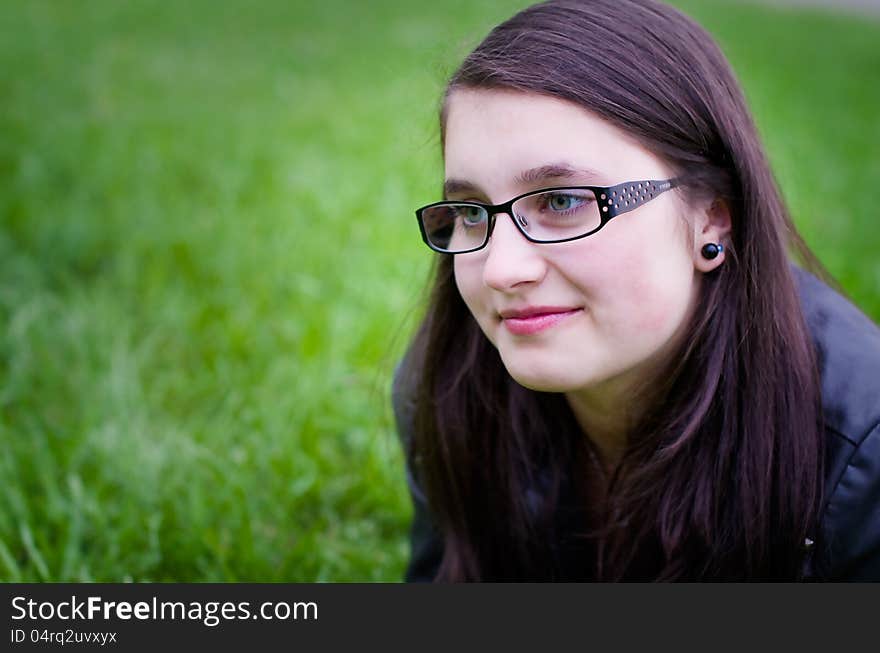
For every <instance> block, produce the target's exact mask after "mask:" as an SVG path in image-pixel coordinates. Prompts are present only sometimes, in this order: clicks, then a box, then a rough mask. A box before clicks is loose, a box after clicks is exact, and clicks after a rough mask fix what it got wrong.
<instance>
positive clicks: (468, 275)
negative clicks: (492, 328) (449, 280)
mask: <svg viewBox="0 0 880 653" xmlns="http://www.w3.org/2000/svg"><path fill="white" fill-rule="evenodd" d="M453 272H454V274H455V285H456V287H457V288H458V292H459V294H460V295H461V297H462V299H463V300H464V303H465V304H466V305H467V307H468V309H470V312H471V314H473V316H474V317H475V318H476V319H477V321H478V322H479V323H480V325H481V326H482V327H483V329H484V330H485V329H486V326H487V325H486V324H484V321H485V320H484V318H483V315H484V314H485V313H486V312H487V309H486V306H487V302H486V289H485V286H484V284H483V266H482V265H481V263H480V261H479V259H477V258H475V257H467V256H461V255H459V256H456V257H455V259H454V261H453ZM487 335H488V334H487Z"/></svg>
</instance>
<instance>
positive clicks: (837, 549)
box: [392, 270, 880, 582]
mask: <svg viewBox="0 0 880 653" xmlns="http://www.w3.org/2000/svg"><path fill="white" fill-rule="evenodd" d="M796 276H797V280H798V284H799V287H800V293H801V302H802V306H803V310H804V315H805V317H806V321H807V324H808V326H809V329H810V333H811V334H812V337H813V341H814V343H815V346H816V350H817V352H818V359H819V368H820V373H821V378H822V404H823V409H824V419H825V433H826V436H827V440H826V443H827V444H826V462H825V505H824V509H823V513H822V520H821V524H822V533H821V534H817V537H816V538H815V542H816V544H815V546H813V548H812V549H811V552H810V555H809V557H808V559H807V563H806V567H805V575H806V577H807V578H808V579H814V580H831V581H880V329H878V327H877V326H876V325H874V324H873V323H872V322H871V321H870V320H869V319H868V318H867V317H865V315H864V314H862V313H861V312H860V311H859V310H858V309H857V308H856V307H855V306H853V305H852V304H851V303H850V302H849V301H847V300H846V299H845V298H844V297H842V296H841V295H840V294H838V293H836V292H835V291H834V290H832V289H831V288H829V287H828V286H826V285H825V284H824V283H822V282H821V281H819V280H817V279H816V278H815V277H813V276H812V275H810V274H808V273H806V272H803V271H801V270H796ZM412 358H413V355H412V352H411V353H410V354H409V355H408V356H407V358H405V359H404V361H403V362H402V363H401V365H400V366H399V367H398V370H397V373H396V374H395V379H394V387H393V392H392V400H393V405H394V412H395V418H396V420H397V426H398V431H399V434H400V436H401V438H402V440H403V442H404V443H406V442H407V441H408V440H409V436H410V434H411V432H412V392H411V389H412V388H413V387H414V385H413V384H414V383H415V374H416V373H417V370H416V369H414V368H416V367H417V366H416V365H414V364H413V362H412V360H411V359H412ZM407 479H408V481H409V488H410V494H411V497H412V500H413V506H414V516H413V523H412V530H411V534H410V539H411V557H410V561H409V565H408V566H407V570H406V580H407V581H411V582H412V581H430V580H432V579H433V578H434V577H435V575H436V573H437V570H438V568H439V565H440V560H441V559H442V555H443V549H442V546H443V545H442V539H441V536H440V534H439V533H438V532H437V531H436V529H435V528H434V526H433V524H432V522H431V517H430V512H429V510H428V506H427V502H426V500H425V496H424V495H423V494H422V492H421V490H420V489H419V486H418V484H417V483H415V482H414V480H413V477H412V473H411V470H410V469H409V468H408V469H407ZM808 544H809V543H808Z"/></svg>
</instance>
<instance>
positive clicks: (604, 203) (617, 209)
mask: <svg viewBox="0 0 880 653" xmlns="http://www.w3.org/2000/svg"><path fill="white" fill-rule="evenodd" d="M679 185H680V179H678V178H675V179H647V180H645V179H642V180H639V181H626V182H623V183H622V184H616V185H614V186H553V187H550V188H541V189H538V190H532V191H529V192H528V193H523V194H522V195H517V196H516V197H514V198H513V199H512V200H508V201H507V202H504V203H502V204H483V203H482V202H459V201H455V200H443V201H441V202H434V203H433V204H427V205H425V206H423V207H421V208H419V209H416V219H417V220H418V223H419V231H420V232H421V234H422V240H423V241H425V244H426V245H427V246H428V247H430V248H431V249H432V250H434V251H435V252H439V253H441V254H452V255H455V254H469V253H470V252H476V251H479V250H481V249H483V248H484V247H485V246H486V245H488V244H489V239H490V238H491V237H492V230H493V229H494V228H495V216H496V215H498V214H499V213H506V214H507V215H509V216H510V218H511V220H513V224H514V225H516V228H517V229H518V230H519V232H520V233H521V234H522V235H523V236H524V237H525V239H526V240H528V241H530V242H532V243H538V244H541V245H545V244H550V243H567V242H569V241H571V240H579V239H580V238H586V237H587V236H592V235H593V234H594V233H596V232H597V231H599V230H600V229H602V227H604V226H605V225H606V224H608V223H609V222H610V221H611V219H612V218H616V217H617V216H618V215H621V214H623V213H628V212H630V211H632V210H633V209H637V208H638V207H640V206H642V205H643V204H646V203H648V202H650V201H651V200H652V199H654V198H655V197H657V196H659V195H660V194H661V193H665V192H666V191H667V190H670V189H671V188H675V187H676V186H679ZM562 190H589V191H592V193H593V194H594V195H595V196H596V201H597V202H598V203H599V207H600V211H599V226H598V227H596V228H595V229H591V230H589V231H588V232H586V233H583V234H579V235H577V236H571V237H569V238H560V239H558V240H541V239H537V238H533V237H531V236H529V234H528V233H526V231H525V229H524V227H523V225H522V224H520V222H519V220H517V219H516V216H514V214H513V204H514V202H518V201H519V200H521V199H523V198H524V197H530V196H532V195H539V194H541V193H547V192H552V191H562ZM437 206H473V207H476V208H479V209H482V210H483V211H485V212H486V213H487V214H488V216H487V217H488V220H489V226H488V228H487V229H486V239H485V240H484V241H483V243H482V244H481V245H480V246H479V247H473V248H471V249H465V250H461V251H455V252H450V251H448V250H445V249H441V248H439V247H436V246H435V245H433V244H432V243H431V241H430V240H429V239H428V232H427V231H426V230H425V224H424V222H423V221H422V213H423V212H424V211H427V210H428V209H432V208H435V207H437Z"/></svg>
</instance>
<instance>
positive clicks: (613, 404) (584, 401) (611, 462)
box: [565, 388, 634, 472]
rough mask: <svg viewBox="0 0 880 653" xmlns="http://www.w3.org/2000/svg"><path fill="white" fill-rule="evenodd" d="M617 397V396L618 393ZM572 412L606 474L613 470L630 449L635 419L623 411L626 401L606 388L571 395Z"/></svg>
mask: <svg viewBox="0 0 880 653" xmlns="http://www.w3.org/2000/svg"><path fill="white" fill-rule="evenodd" d="M614 394H615V395H616V394H617V393H614ZM565 398H566V400H567V401H568V405H569V406H570V407H571V410H572V413H574V417H575V419H576V420H577V422H578V424H579V425H580V427H581V430H583V432H584V433H585V434H586V435H587V436H588V437H589V439H590V441H591V442H592V443H593V445H594V446H595V447H596V449H597V451H598V454H599V457H600V461H601V463H602V467H603V468H604V469H605V471H606V472H610V471H611V470H613V469H614V468H615V467H616V466H617V464H618V463H619V462H620V459H621V457H622V456H623V452H624V450H625V449H626V444H627V434H628V433H629V430H630V428H631V425H632V423H633V420H634V414H633V412H632V411H631V410H625V409H622V408H623V407H624V406H627V403H626V402H625V401H616V400H615V399H616V397H614V398H612V394H611V393H606V392H605V388H603V389H602V390H600V391H597V390H596V389H595V388H591V389H590V390H588V391H583V390H581V391H575V392H568V393H566V395H565Z"/></svg>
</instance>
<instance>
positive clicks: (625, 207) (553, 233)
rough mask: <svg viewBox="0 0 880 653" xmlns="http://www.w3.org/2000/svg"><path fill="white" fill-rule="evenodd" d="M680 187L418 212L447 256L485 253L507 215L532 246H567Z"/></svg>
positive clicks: (592, 189) (627, 187) (552, 194)
mask: <svg viewBox="0 0 880 653" xmlns="http://www.w3.org/2000/svg"><path fill="white" fill-rule="evenodd" d="M677 185H678V180H677V179H664V180H647V181H628V182H625V183H623V184H617V185H616V186H566V187H559V188H542V189H540V190H535V191H532V192H529V193H524V194H523V195H518V196H517V197H514V198H513V199H512V200H510V201H509V202H504V203H503V204H482V203H480V202H455V201H443V202H435V203H434V204H428V205H427V206H423V207H422V208H420V209H417V210H416V217H417V218H418V221H419V230H420V231H421V232H422V240H424V241H425V244H427V245H428V247H430V248H431V249H433V250H434V251H436V252H441V253H443V254H465V253H467V252H475V251H477V250H478V249H482V248H483V247H485V246H486V244H487V243H488V242H489V238H490V237H491V236H492V230H493V229H494V228H495V216H496V215H498V214H499V213H506V214H507V215H509V216H510V217H511V218H512V219H513V224H515V225H516V228H517V229H519V231H520V233H521V234H522V235H523V236H525V237H526V239H528V240H529V241H531V242H533V243H564V242H567V241H569V240H577V239H578V238H585V237H587V236H590V235H592V234H594V233H596V232H597V231H599V230H600V229H601V228H602V227H604V226H605V225H606V224H608V222H609V220H611V218H615V217H617V216H618V215H621V214H622V213H627V212H629V211H632V210H633V209H636V208H638V207H640V206H641V205H642V204H645V203H646V202H650V201H651V200H652V199H654V198H655V197H657V196H658V195H660V194H661V193H663V192H665V191H667V190H669V189H670V188H674V187H675V186H677Z"/></svg>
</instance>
